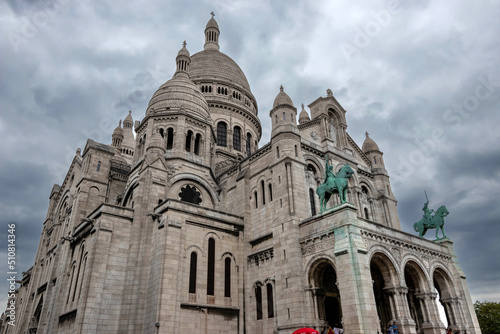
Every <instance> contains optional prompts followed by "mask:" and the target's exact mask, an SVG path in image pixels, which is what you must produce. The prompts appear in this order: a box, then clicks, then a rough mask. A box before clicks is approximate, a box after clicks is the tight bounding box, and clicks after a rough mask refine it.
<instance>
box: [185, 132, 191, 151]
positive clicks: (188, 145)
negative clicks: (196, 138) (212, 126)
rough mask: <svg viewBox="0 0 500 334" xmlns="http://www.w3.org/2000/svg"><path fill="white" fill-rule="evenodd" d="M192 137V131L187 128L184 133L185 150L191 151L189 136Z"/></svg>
mask: <svg viewBox="0 0 500 334" xmlns="http://www.w3.org/2000/svg"><path fill="white" fill-rule="evenodd" d="M192 137H193V131H191V130H189V131H188V133H187V135H186V151H187V152H190V151H191V138H192Z"/></svg>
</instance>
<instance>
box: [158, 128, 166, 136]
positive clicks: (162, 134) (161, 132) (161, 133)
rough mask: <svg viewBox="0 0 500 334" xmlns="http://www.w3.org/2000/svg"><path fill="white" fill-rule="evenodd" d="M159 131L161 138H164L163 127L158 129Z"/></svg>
mask: <svg viewBox="0 0 500 334" xmlns="http://www.w3.org/2000/svg"><path fill="white" fill-rule="evenodd" d="M159 132H160V136H161V137H162V138H165V131H164V130H163V129H160V131H159Z"/></svg>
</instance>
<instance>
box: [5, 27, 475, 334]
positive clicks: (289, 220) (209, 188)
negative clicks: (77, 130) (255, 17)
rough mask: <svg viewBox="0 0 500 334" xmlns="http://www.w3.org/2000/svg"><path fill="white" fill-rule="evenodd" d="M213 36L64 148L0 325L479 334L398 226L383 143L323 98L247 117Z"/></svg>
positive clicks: (452, 275)
mask: <svg viewBox="0 0 500 334" xmlns="http://www.w3.org/2000/svg"><path fill="white" fill-rule="evenodd" d="M220 33H221V30H220V29H219V25H218V23H217V22H216V20H215V19H214V17H212V18H211V19H210V20H209V21H208V23H207V25H206V29H205V31H204V38H205V44H204V49H203V50H202V51H200V52H197V53H195V54H193V55H191V54H190V52H189V51H188V49H187V46H186V44H185V43H184V45H183V47H182V48H181V49H180V51H179V52H178V54H177V57H176V59H175V63H174V59H172V60H171V61H172V63H171V68H172V72H174V74H173V76H172V78H171V79H170V80H168V81H166V82H165V83H164V84H162V85H161V86H160V87H159V88H158V89H157V90H156V92H154V93H153V92H151V93H153V94H152V97H151V100H150V101H149V104H148V106H147V109H146V110H143V111H141V115H140V116H137V115H136V114H135V112H134V116H133V115H132V113H131V112H129V113H128V114H126V113H125V115H124V116H126V117H125V118H124V120H123V122H122V121H120V122H118V121H119V120H117V124H118V123H119V124H118V126H117V127H116V129H115V130H114V132H113V134H112V140H111V143H99V142H96V141H93V140H91V139H89V140H88V141H87V143H86V146H85V147H84V148H83V149H77V150H76V154H75V156H74V158H73V161H72V163H71V165H70V167H69V170H68V172H67V174H66V177H65V179H64V180H62V183H61V184H60V185H54V187H53V188H52V191H51V192H50V195H49V205H48V211H47V216H46V218H45V221H43V231H42V235H41V238H40V244H39V246H38V251H37V254H36V258H35V262H34V264H33V266H32V267H31V268H29V269H28V268H26V272H24V273H23V277H22V280H21V281H20V282H19V283H20V284H19V288H18V289H17V292H16V301H17V315H16V316H17V326H16V327H12V326H8V325H7V322H8V321H9V315H8V313H6V314H4V316H3V319H2V327H1V329H0V333H2V334H3V333H37V334H40V333H44V334H55V333H68V334H69V333H71V334H73V333H130V334H132V333H134V334H135V333H205V334H212V333H235V334H236V333H239V334H244V333H247V334H273V333H279V334H285V333H286V334H290V333H292V332H294V331H295V330H297V329H299V328H302V327H310V328H314V329H316V330H318V331H320V332H321V333H323V331H324V330H325V329H328V327H329V326H331V327H332V328H333V327H334V326H335V325H336V324H337V325H338V326H339V327H342V328H343V329H344V331H345V332H346V333H348V334H365V333H371V334H375V333H385V332H386V328H387V324H388V323H389V322H391V323H392V322H393V321H396V323H397V325H398V328H399V333H400V334H417V333H418V334H442V333H443V330H444V327H445V326H446V325H450V326H452V327H453V328H454V329H457V330H458V329H459V330H462V331H463V330H467V332H468V333H469V334H480V333H481V332H480V329H479V325H478V322H477V318H476V315H475V313H474V308H473V304H472V301H471V297H470V293H469V290H468V287H467V281H466V276H465V274H464V273H463V271H462V270H461V268H460V265H459V262H458V259H457V256H456V254H455V251H454V249H453V243H452V241H450V240H449V239H440V240H437V241H430V240H426V239H423V238H421V237H419V236H418V235H416V234H410V233H407V232H403V231H402V230H401V226H400V221H399V217H398V212H397V198H396V196H395V194H394V193H393V191H392V189H391V183H390V177H389V174H388V172H387V170H386V168H385V165H384V155H383V152H382V150H381V148H379V146H378V145H377V144H376V142H375V141H374V140H373V139H372V138H371V137H370V136H369V134H368V133H367V134H366V138H365V140H364V142H363V143H362V145H361V146H359V145H358V144H357V143H355V142H354V140H353V139H352V138H351V137H350V136H349V134H348V132H347V118H348V112H347V111H346V110H345V109H344V108H343V107H342V106H341V105H340V104H339V102H338V101H337V100H336V99H335V97H334V95H333V93H332V91H331V90H330V89H327V90H326V92H325V95H324V96H319V97H318V98H316V99H315V100H314V101H312V102H311V103H309V104H308V105H307V106H304V105H302V106H299V109H297V107H296V106H295V104H294V103H293V101H292V98H291V97H290V96H289V95H288V94H287V93H286V90H285V88H283V87H276V92H275V93H276V98H275V100H274V104H273V106H272V109H271V110H269V111H268V110H265V111H262V110H261V111H260V113H259V109H258V104H257V101H256V98H255V96H254V95H253V94H252V91H251V88H250V84H249V82H248V81H247V79H246V77H245V74H244V73H243V71H242V69H241V68H240V67H239V66H238V64H237V63H236V62H235V61H234V60H233V59H231V58H230V57H229V56H227V55H226V54H224V53H223V52H221V50H220V46H219V35H220ZM201 37H202V36H201V32H200V38H201ZM174 66H175V67H174ZM165 79H168V78H165ZM318 94H321V93H320V92H318ZM267 113H269V114H267ZM133 117H134V118H136V120H135V121H134V119H133ZM263 117H264V118H265V117H270V118H271V124H272V132H271V136H270V138H269V141H268V142H267V143H266V144H265V145H263V146H260V147H259V144H258V143H259V142H260V141H261V137H262V126H261V118H263ZM137 118H139V119H137ZM346 165H348V167H350V169H351V170H352V175H350V177H349V178H348V184H347V186H346V193H345V197H346V198H345V201H341V200H340V197H339V196H337V194H333V196H332V197H331V199H330V200H329V201H328V202H327V203H326V207H325V208H324V207H321V206H320V201H319V200H320V198H319V197H318V195H317V193H316V189H317V188H318V187H319V186H320V185H322V184H323V183H324V181H325V175H326V173H327V172H329V170H330V173H333V174H334V175H338V173H339V171H340V170H341V169H342V168H343V167H344V166H346ZM329 166H332V167H331V168H330V167H329ZM416 205H417V204H416ZM418 205H420V203H418ZM438 305H442V306H443V307H444V310H445V314H446V322H447V323H446V322H444V321H443V320H441V318H440V316H439V311H438Z"/></svg>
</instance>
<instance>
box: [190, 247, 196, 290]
mask: <svg viewBox="0 0 500 334" xmlns="http://www.w3.org/2000/svg"><path fill="white" fill-rule="evenodd" d="M197 262H198V254H196V252H192V253H191V262H190V265H189V293H196V266H197V264H198V263H197Z"/></svg>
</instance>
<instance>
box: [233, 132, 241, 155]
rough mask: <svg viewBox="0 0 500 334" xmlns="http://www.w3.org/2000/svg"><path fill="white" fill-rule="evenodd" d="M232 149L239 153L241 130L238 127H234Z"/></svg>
mask: <svg viewBox="0 0 500 334" xmlns="http://www.w3.org/2000/svg"><path fill="white" fill-rule="evenodd" d="M233 147H234V149H235V150H236V151H241V129H240V127H239V126H235V127H234V131H233Z"/></svg>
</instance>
